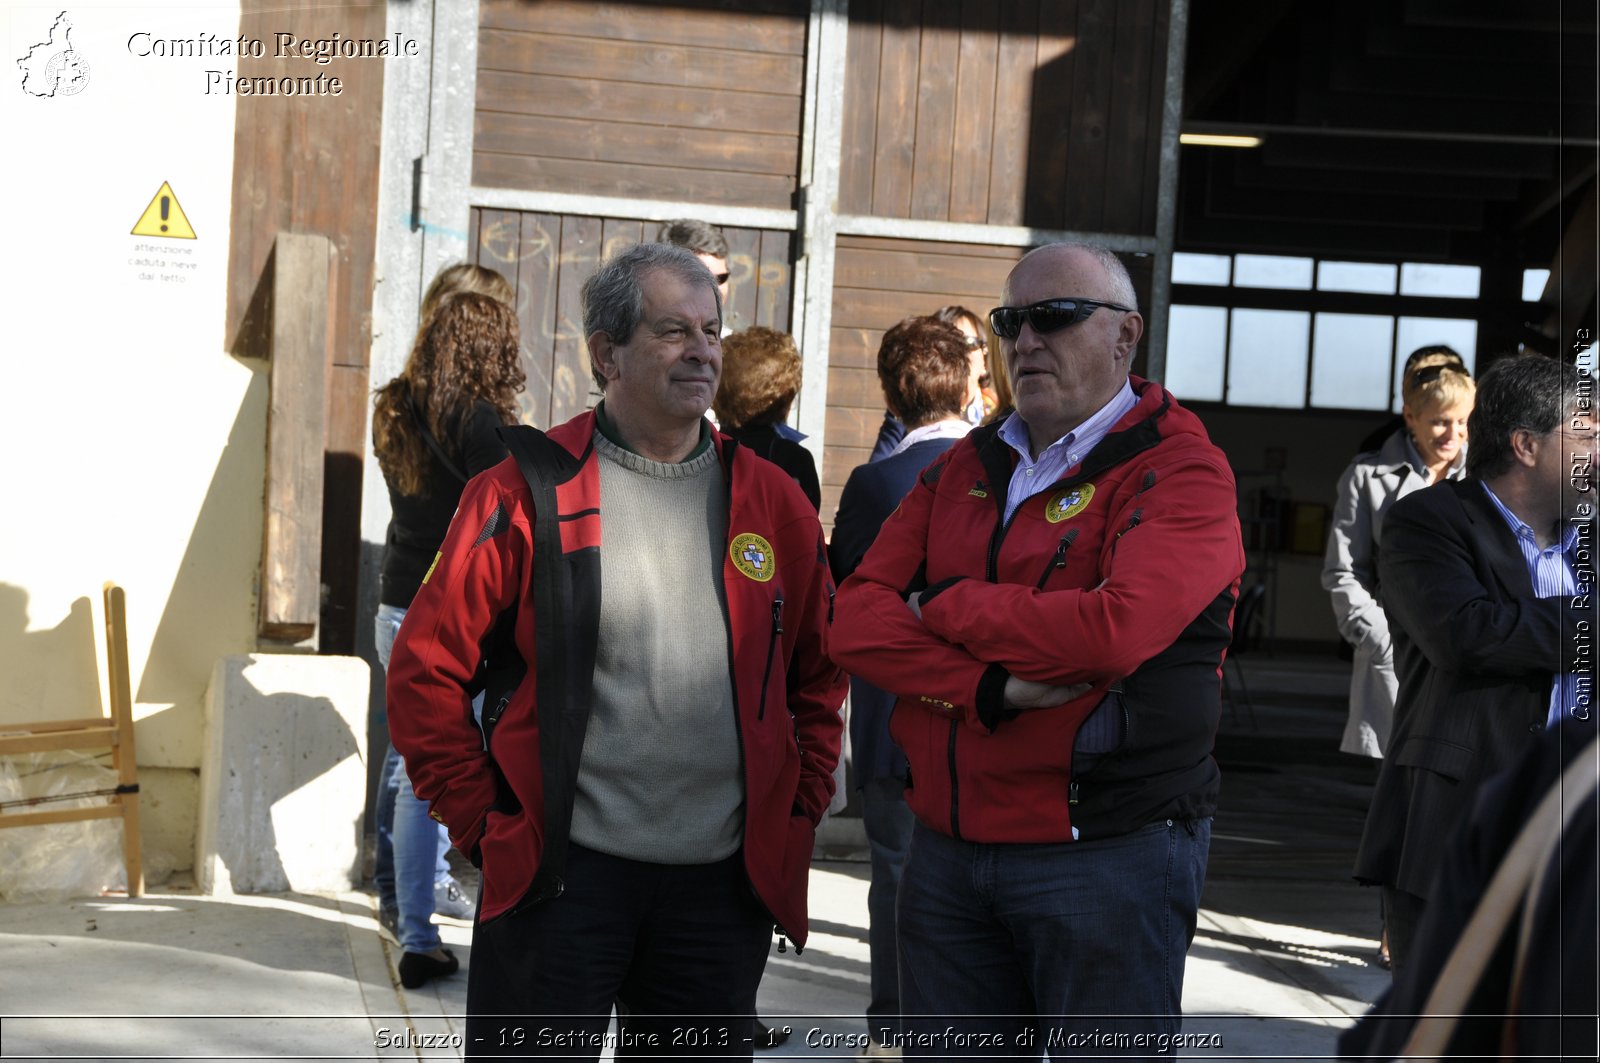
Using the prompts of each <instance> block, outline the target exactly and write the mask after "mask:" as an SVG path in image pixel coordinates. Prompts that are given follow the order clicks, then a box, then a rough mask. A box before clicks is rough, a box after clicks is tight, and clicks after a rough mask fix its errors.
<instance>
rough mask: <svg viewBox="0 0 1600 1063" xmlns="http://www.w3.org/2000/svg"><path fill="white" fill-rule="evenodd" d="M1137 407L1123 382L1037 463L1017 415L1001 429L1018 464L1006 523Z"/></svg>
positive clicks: (1025, 428)
mask: <svg viewBox="0 0 1600 1063" xmlns="http://www.w3.org/2000/svg"><path fill="white" fill-rule="evenodd" d="M1138 404H1139V396H1137V395H1135V394H1134V393H1133V385H1132V384H1130V383H1128V382H1127V381H1126V380H1124V381H1123V382H1122V390H1121V391H1119V392H1117V393H1116V394H1115V395H1113V396H1112V397H1111V401H1110V402H1108V403H1106V404H1105V405H1104V406H1102V407H1100V408H1099V409H1098V410H1096V411H1095V412H1094V413H1092V414H1090V415H1089V419H1088V420H1087V421H1085V422H1083V423H1082V424H1080V425H1079V426H1078V427H1076V428H1074V429H1073V430H1072V431H1070V432H1068V433H1067V434H1066V435H1064V436H1062V437H1061V438H1060V439H1058V440H1056V441H1055V442H1054V443H1051V444H1050V445H1049V446H1048V447H1045V448H1044V449H1043V450H1042V451H1040V452H1039V459H1038V460H1037V461H1035V460H1034V458H1033V450H1032V448H1031V446H1030V444H1029V441H1028V425H1027V422H1025V421H1024V420H1023V419H1022V418H1021V417H1020V416H1019V415H1018V414H1017V413H1016V411H1012V414H1011V416H1010V417H1007V418H1006V419H1005V423H1003V424H1002V425H1001V426H1000V431H999V436H1000V439H1001V441H1002V442H1004V443H1005V444H1006V445H1007V446H1009V447H1010V448H1011V449H1012V450H1014V451H1016V452H1017V455H1018V457H1019V459H1020V460H1019V461H1018V462H1017V467H1016V469H1014V470H1013V471H1012V473H1011V487H1010V489H1009V490H1007V491H1006V520H1008V521H1009V520H1010V519H1011V515H1012V514H1013V513H1015V512H1016V511H1017V507H1018V506H1020V505H1022V503H1024V502H1026V501H1027V500H1028V499H1030V498H1032V497H1033V496H1034V495H1036V494H1039V493H1040V492H1041V491H1047V490H1049V489H1050V488H1051V487H1053V486H1054V485H1055V484H1056V482H1057V481H1059V480H1060V479H1061V478H1062V477H1063V476H1065V475H1066V473H1067V470H1068V469H1071V468H1072V467H1073V466H1075V465H1078V464H1079V463H1081V462H1082V461H1083V459H1084V458H1085V457H1087V456H1088V454H1089V452H1090V451H1091V450H1093V449H1094V448H1095V447H1097V446H1099V445H1100V441H1101V440H1102V439H1104V438H1105V437H1106V436H1107V435H1108V434H1110V432H1111V428H1112V426H1113V425H1115V424H1116V423H1117V422H1118V421H1120V420H1122V418H1123V416H1124V415H1125V414H1126V413H1127V412H1128V411H1129V410H1131V409H1133V408H1134V407H1135V406H1137V405H1138Z"/></svg>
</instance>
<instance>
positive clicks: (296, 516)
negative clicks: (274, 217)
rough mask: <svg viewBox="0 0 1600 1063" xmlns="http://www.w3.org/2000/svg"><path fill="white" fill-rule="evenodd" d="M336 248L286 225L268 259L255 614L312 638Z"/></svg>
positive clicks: (293, 636) (278, 630)
mask: <svg viewBox="0 0 1600 1063" xmlns="http://www.w3.org/2000/svg"><path fill="white" fill-rule="evenodd" d="M331 254H332V245H330V244H329V242H328V240H327V238H325V237H322V236H314V235H306V234H298V233H282V234H280V235H279V236H278V239H277V242H276V244H275V245H274V247H273V250H272V257H271V261H270V263H269V267H268V268H269V269H270V271H271V275H270V277H269V278H267V282H268V283H269V284H270V285H271V288H270V292H271V294H270V296H269V299H268V302H269V305H270V314H269V320H270V321H271V332H270V335H271V342H270V344H269V349H268V357H269V358H270V359H271V365H270V367H269V369H268V381H269V383H268V394H267V485H266V526H265V528H264V529H263V532H262V536H261V601H260V610H259V612H258V614H257V618H256V631H257V633H258V634H260V635H262V636H263V637H266V638H275V639H288V640H292V641H300V640H304V639H308V638H311V637H312V636H313V635H314V634H315V633H316V630H317V620H318V617H319V614H320V611H321V605H322V571H321V570H322V565H321V557H322V482H323V461H322V455H323V450H324V448H325V447H326V443H327V422H326V420H325V405H324V404H325V401H326V395H327V376H328V294H329V293H328V276H329V262H330V256H331Z"/></svg>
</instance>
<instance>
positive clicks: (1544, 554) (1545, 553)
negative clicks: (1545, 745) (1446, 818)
mask: <svg viewBox="0 0 1600 1063" xmlns="http://www.w3.org/2000/svg"><path fill="white" fill-rule="evenodd" d="M1483 490H1484V492H1485V493H1486V494H1487V495H1488V496H1489V501H1491V502H1493V503H1494V508H1495V509H1497V510H1499V511H1500V516H1501V517H1502V518H1504V519H1505V522H1506V526H1507V527H1509V528H1510V529H1511V534H1513V535H1515V536H1516V537H1517V546H1519V547H1520V548H1521V549H1522V560H1523V562H1524V563H1525V564H1526V565H1527V566H1528V578H1529V579H1530V580H1531V581H1532V582H1533V593H1534V596H1535V597H1538V598H1556V597H1563V598H1570V597H1572V596H1573V595H1575V594H1577V593H1578V577H1577V575H1576V573H1574V572H1573V570H1572V557H1573V548H1574V547H1576V546H1577V543H1578V527H1577V525H1575V524H1568V525H1567V528H1566V531H1565V532H1563V533H1562V535H1561V541H1560V542H1558V543H1553V544H1552V545H1550V546H1547V547H1545V548H1544V549H1543V550H1541V549H1539V540H1538V538H1537V537H1536V536H1535V535H1534V531H1533V529H1532V528H1531V527H1529V526H1528V523H1527V522H1526V521H1524V520H1523V519H1522V518H1521V517H1519V516H1517V515H1516V514H1515V513H1513V512H1511V510H1509V509H1507V508H1506V504H1505V503H1504V502H1502V501H1500V498H1499V496H1498V495H1496V494H1495V493H1494V491H1492V490H1490V488H1489V485H1488V484H1484V485H1483ZM1577 706H1578V676H1577V674H1576V673H1574V672H1557V673H1556V674H1555V678H1554V679H1552V680H1551V682H1550V712H1549V713H1548V715H1547V716H1546V718H1545V723H1546V724H1547V725H1548V726H1551V727H1554V726H1555V725H1556V724H1558V723H1560V722H1561V717H1562V716H1563V715H1565V714H1566V713H1567V712H1568V711H1570V710H1573V709H1576V708H1577ZM1587 717H1588V710H1587V709H1585V710H1584V715H1583V716H1577V715H1576V714H1574V717H1573V718H1574V719H1586V718H1587Z"/></svg>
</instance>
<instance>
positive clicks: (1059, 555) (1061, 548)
mask: <svg viewBox="0 0 1600 1063" xmlns="http://www.w3.org/2000/svg"><path fill="white" fill-rule="evenodd" d="M1077 538H1078V529H1077V528H1073V529H1072V530H1071V531H1069V532H1067V534H1065V535H1063V536H1062V537H1061V542H1060V544H1059V545H1058V546H1057V547H1056V552H1055V556H1054V557H1052V558H1051V559H1050V562H1049V563H1048V564H1047V565H1045V566H1044V573H1043V574H1042V575H1041V576H1040V577H1039V582H1038V583H1037V584H1036V585H1035V589H1036V590H1041V591H1042V590H1044V585H1045V582H1046V581H1048V580H1049V579H1050V573H1052V572H1054V571H1055V570H1056V569H1058V568H1066V567H1067V548H1068V547H1070V546H1071V545H1072V544H1073V542H1074V541H1075V540H1076V539H1077Z"/></svg>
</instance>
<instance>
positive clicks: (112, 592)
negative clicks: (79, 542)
mask: <svg viewBox="0 0 1600 1063" xmlns="http://www.w3.org/2000/svg"><path fill="white" fill-rule="evenodd" d="M104 596H105V624H106V688H107V691H108V694H109V699H110V702H111V722H112V725H113V726H114V727H115V728H116V736H115V737H114V738H113V741H114V742H115V744H116V751H115V754H114V755H113V757H112V758H111V759H112V761H113V762H114V763H115V764H116V768H117V789H118V790H119V791H120V792H119V793H118V794H117V796H116V806H117V808H118V809H120V810H121V812H122V866H123V869H124V870H125V871H126V872H127V875H128V896H130V897H142V896H144V853H143V849H142V843H141V840H140V837H141V836H140V832H139V767H138V760H137V758H136V755H135V750H134V744H133V684H132V683H131V682H130V680H129V675H128V600H127V595H126V594H125V593H124V592H123V590H122V588H121V587H119V586H117V585H116V584H115V583H107V584H106V585H105V588H104Z"/></svg>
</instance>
